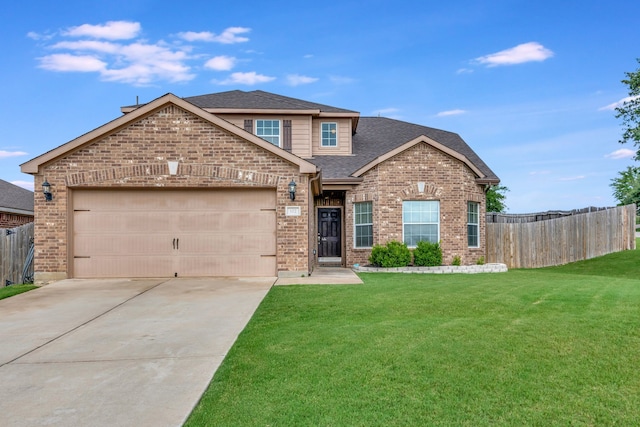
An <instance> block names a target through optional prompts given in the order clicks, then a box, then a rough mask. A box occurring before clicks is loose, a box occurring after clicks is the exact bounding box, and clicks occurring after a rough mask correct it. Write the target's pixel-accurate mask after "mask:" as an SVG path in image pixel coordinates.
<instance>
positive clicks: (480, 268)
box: [353, 263, 508, 274]
mask: <svg viewBox="0 0 640 427" xmlns="http://www.w3.org/2000/svg"><path fill="white" fill-rule="evenodd" d="M353 270H354V271H356V272H358V273H410V274H411V273H413V274H455V273H459V274H477V273H506V272H507V271H508V269H507V265H506V264H498V263H496V264H483V265H442V266H439V267H397V268H382V267H364V266H358V267H356V266H354V268H353Z"/></svg>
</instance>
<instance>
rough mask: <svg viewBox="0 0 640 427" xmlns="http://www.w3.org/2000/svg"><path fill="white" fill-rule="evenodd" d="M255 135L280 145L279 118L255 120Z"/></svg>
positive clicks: (277, 145)
mask: <svg viewBox="0 0 640 427" xmlns="http://www.w3.org/2000/svg"><path fill="white" fill-rule="evenodd" d="M256 136H259V137H260V138H262V139H264V140H266V141H269V142H270V143H272V144H273V145H275V146H276V147H280V120H256Z"/></svg>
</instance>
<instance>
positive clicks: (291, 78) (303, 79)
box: [287, 74, 318, 86]
mask: <svg viewBox="0 0 640 427" xmlns="http://www.w3.org/2000/svg"><path fill="white" fill-rule="evenodd" d="M317 81H318V78H317V77H309V76H301V75H299V74H289V75H288V76H287V82H288V83H289V85H291V86H299V85H306V84H309V83H314V82H317Z"/></svg>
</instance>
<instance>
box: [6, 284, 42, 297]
mask: <svg viewBox="0 0 640 427" xmlns="http://www.w3.org/2000/svg"><path fill="white" fill-rule="evenodd" d="M35 288H37V286H34V285H11V286H6V287H4V288H0V299H4V298H9V297H12V296H14V295H18V294H21V293H23V292H27V291H30V290H31V289H35Z"/></svg>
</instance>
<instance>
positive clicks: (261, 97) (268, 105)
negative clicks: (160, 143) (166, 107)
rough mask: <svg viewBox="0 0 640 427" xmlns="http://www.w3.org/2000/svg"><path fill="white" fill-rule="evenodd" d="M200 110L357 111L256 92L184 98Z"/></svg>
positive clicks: (223, 93) (236, 91) (240, 91)
mask: <svg viewBox="0 0 640 427" xmlns="http://www.w3.org/2000/svg"><path fill="white" fill-rule="evenodd" d="M183 99H184V100H185V101H187V102H190V103H192V104H194V105H196V106H198V107H200V108H237V109H261V110H262V109H265V110H269V109H274V110H320V111H321V112H328V113H354V114H357V112H356V111H352V110H345V109H343V108H336V107H332V106H330V105H324V104H317V103H315V102H309V101H303V100H301V99H296V98H289V97H288V96H282V95H276V94H275V93H270V92H264V91H261V90H254V91H251V92H245V91H242V90H232V91H228V92H220V93H211V94H208V95H199V96H190V97H187V98H183Z"/></svg>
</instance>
